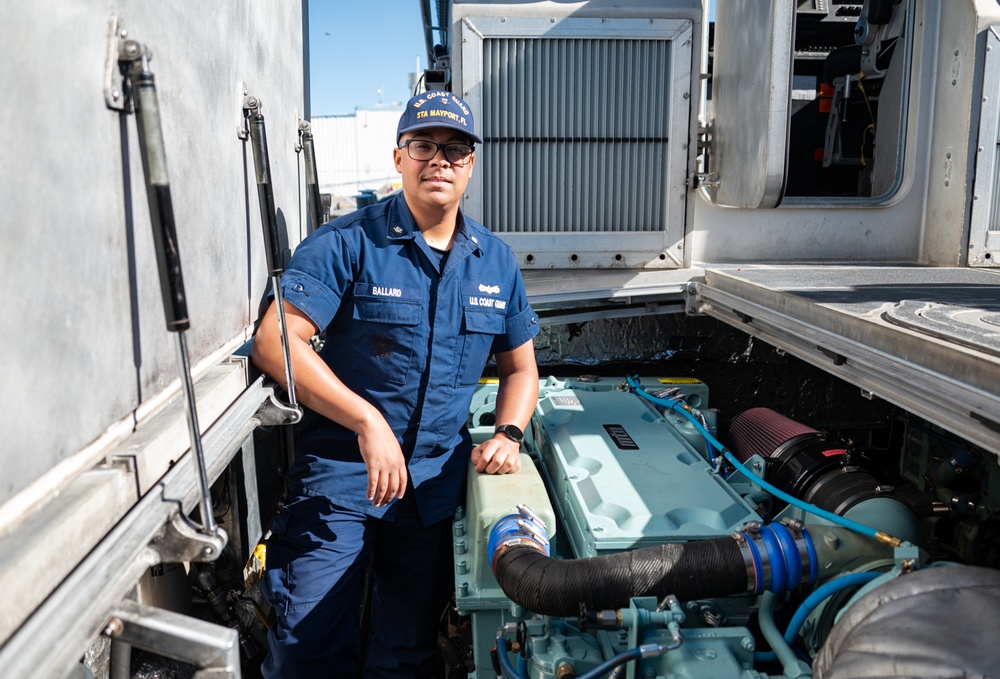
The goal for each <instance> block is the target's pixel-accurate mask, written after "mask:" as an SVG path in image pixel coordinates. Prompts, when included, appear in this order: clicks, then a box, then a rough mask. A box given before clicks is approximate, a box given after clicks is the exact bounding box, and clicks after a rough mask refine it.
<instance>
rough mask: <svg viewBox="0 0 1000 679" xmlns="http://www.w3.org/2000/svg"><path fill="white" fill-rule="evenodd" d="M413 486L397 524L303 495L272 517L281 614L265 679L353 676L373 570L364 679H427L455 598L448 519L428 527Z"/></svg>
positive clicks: (274, 598) (276, 602)
mask: <svg viewBox="0 0 1000 679" xmlns="http://www.w3.org/2000/svg"><path fill="white" fill-rule="evenodd" d="M413 496H414V492H413V488H412V487H410V488H408V489H407V492H406V495H405V496H404V498H403V499H402V500H397V501H396V502H398V503H399V507H397V508H396V511H395V513H394V519H393V520H391V521H390V520H387V519H377V518H374V517H371V516H368V515H366V514H364V513H362V512H358V511H354V510H351V509H346V508H344V507H339V506H337V505H335V504H333V503H331V502H330V501H329V500H328V499H326V498H324V497H315V496H301V497H298V498H296V499H294V500H292V501H291V502H289V503H287V504H286V505H285V507H284V508H283V509H282V510H281V511H280V512H279V513H278V515H277V516H276V517H275V520H274V525H273V527H272V531H271V537H270V538H269V539H268V541H267V556H266V567H265V577H264V582H263V591H264V595H265V597H266V599H267V600H268V602H269V603H270V604H271V606H272V609H273V611H274V612H275V614H276V619H277V623H276V624H275V625H273V626H272V628H271V629H270V631H269V632H268V645H269V647H270V649H269V650H270V653H269V654H268V657H267V658H266V660H265V661H264V665H263V667H262V671H263V674H264V676H265V677H266V678H267V679H306V678H308V679H320V678H323V677H331V678H332V677H346V678H351V677H354V676H356V673H357V665H358V663H359V660H360V659H361V658H360V656H361V649H362V648H363V644H362V639H361V634H362V630H361V624H360V620H361V615H360V612H361V604H362V600H363V594H364V589H365V588H364V583H365V572H366V567H367V566H368V565H369V564H370V567H371V577H372V579H373V588H372V598H371V636H370V638H369V640H368V643H369V645H368V648H367V652H366V654H365V655H366V660H365V666H364V672H363V673H362V676H364V677H365V678H366V679H367V678H369V677H371V678H373V679H375V678H382V677H384V678H386V679H388V678H390V677H391V678H393V679H402V678H404V677H405V678H407V679H425V678H426V677H430V676H431V675H432V672H433V661H434V652H435V648H436V643H437V636H438V627H439V620H440V617H441V614H442V612H443V611H444V608H445V606H446V605H447V603H448V600H449V599H450V596H451V591H452V578H453V574H452V556H451V520H450V519H446V520H444V521H441V522H439V523H437V524H434V525H432V526H424V525H423V522H422V520H421V519H420V513H419V512H418V510H417V506H416V502H415V501H414V499H413Z"/></svg>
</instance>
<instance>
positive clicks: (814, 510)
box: [625, 377, 898, 542]
mask: <svg viewBox="0 0 1000 679" xmlns="http://www.w3.org/2000/svg"><path fill="white" fill-rule="evenodd" d="M625 380H626V382H627V383H628V385H629V386H630V387H632V389H633V390H634V391H635V393H636V394H638V395H639V396H640V397H642V398H644V399H646V400H647V401H650V402H652V403H655V404H657V405H661V406H663V407H665V408H670V409H671V410H673V411H674V412H676V413H680V414H681V415H683V416H684V417H686V418H687V419H688V420H690V421H691V423H692V424H694V426H695V428H696V429H697V430H698V431H699V432H701V435H702V436H704V437H705V440H706V441H708V443H709V445H710V446H712V447H713V448H715V449H716V450H717V451H719V453H721V454H722V455H723V456H724V457H725V458H726V460H728V461H729V462H730V464H732V465H733V466H734V467H735V468H736V470H737V471H738V472H739V473H740V474H742V475H743V476H745V477H747V478H748V479H750V480H751V481H753V482H754V483H756V484H757V485H759V486H760V487H761V488H763V489H764V490H766V491H767V492H769V493H771V494H772V495H774V496H775V497H777V498H780V499H782V500H784V501H785V502H787V503H788V504H790V505H794V506H796V507H798V508H799V509H802V510H804V511H807V512H809V513H810V514H813V515H815V516H818V517H820V518H823V519H826V520H827V521H830V522H831V523H835V524H837V525H838V526H843V527H844V528H847V529H849V530H853V531H854V532H856V533H860V534H861V535H865V536H867V537H870V538H875V539H876V540H880V541H883V542H885V541H886V540H884V539H883V538H882V537H881V536H880V535H879V531H877V530H875V529H874V528H870V527H868V526H866V525H864V524H861V523H858V522H857V521H852V520H851V519H848V518H845V517H843V516H838V515H837V514H834V513H833V512H828V511H826V510H825V509H820V508H819V507H817V506H815V505H811V504H809V503H808V502H803V501H802V500H799V499H798V498H796V497H793V496H791V495H789V494H788V493H786V492H784V491H783V490H780V489H779V488H776V487H775V486H772V485H771V484H770V483H768V482H767V481H765V480H764V479H762V478H761V477H759V476H757V475H756V474H754V473H753V472H752V471H750V470H749V469H747V468H746V467H745V466H744V465H743V464H742V463H741V462H740V461H739V460H737V459H736V456H734V455H733V454H732V453H731V452H730V451H729V449H728V448H726V447H725V446H724V445H722V444H721V443H720V442H719V441H718V439H716V438H715V437H714V436H712V434H710V433H709V431H708V430H707V429H705V427H703V426H702V425H701V422H699V421H698V418H696V417H695V416H694V415H692V414H691V413H689V412H687V410H685V409H684V404H683V403H681V402H679V401H671V400H668V399H662V398H657V397H656V396H653V395H652V394H650V393H649V392H647V391H646V390H645V389H643V388H642V385H641V384H639V382H638V381H637V380H636V379H634V378H632V377H626V378H625ZM719 464H720V465H721V462H720V463H719ZM883 535H884V534H883ZM893 539H894V540H895V538H893ZM897 542H898V541H897Z"/></svg>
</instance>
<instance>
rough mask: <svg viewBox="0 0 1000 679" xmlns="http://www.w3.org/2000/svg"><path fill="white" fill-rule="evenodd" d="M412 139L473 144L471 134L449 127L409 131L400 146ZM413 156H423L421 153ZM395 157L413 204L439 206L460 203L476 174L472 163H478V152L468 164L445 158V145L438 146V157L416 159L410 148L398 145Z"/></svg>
mask: <svg viewBox="0 0 1000 679" xmlns="http://www.w3.org/2000/svg"><path fill="white" fill-rule="evenodd" d="M410 140H413V142H422V141H428V142H434V143H435V144H442V145H443V144H468V145H469V146H472V144H471V142H470V140H469V138H468V137H466V136H465V135H464V134H462V133H461V132H458V131H456V130H452V129H449V128H447V127H439V128H431V129H427V130H417V131H415V132H409V133H406V134H404V135H403V137H402V138H401V139H400V140H399V145H400V146H403V145H404V144H406V143H407V142H408V141H410ZM413 142H411V143H413ZM412 155H415V156H418V157H421V156H422V154H420V153H417V152H415V153H413V154H412ZM393 159H394V160H395V163H396V170H397V171H398V172H399V173H400V174H401V175H402V176H403V192H404V193H405V194H406V197H407V202H408V203H410V202H411V201H412V202H413V203H415V205H411V207H417V206H420V205H424V206H427V207H438V208H441V207H451V206H452V205H456V204H457V203H458V201H459V200H460V199H461V198H462V195H463V194H464V192H465V187H466V185H467V184H468V183H469V177H471V176H472V166H473V165H475V162H476V157H475V155H470V156H469V158H468V159H467V160H466V162H465V165H463V166H459V165H456V164H454V163H452V162H449V161H448V159H447V158H445V153H444V149H443V148H438V149H436V152H435V153H434V156H433V157H432V158H430V159H429V160H414V159H413V158H412V157H411V153H410V151H409V150H408V149H407V148H399V147H397V148H396V149H394V150H393Z"/></svg>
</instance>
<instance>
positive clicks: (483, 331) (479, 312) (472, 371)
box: [457, 307, 506, 387]
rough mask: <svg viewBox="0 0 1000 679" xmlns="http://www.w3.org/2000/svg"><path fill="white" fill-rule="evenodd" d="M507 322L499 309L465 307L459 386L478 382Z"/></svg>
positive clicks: (463, 312)
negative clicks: (496, 340) (495, 342)
mask: <svg viewBox="0 0 1000 679" xmlns="http://www.w3.org/2000/svg"><path fill="white" fill-rule="evenodd" d="M505 327H506V323H505V321H504V316H503V314H502V313H500V312H497V311H491V310H485V309H474V308H469V307H465V308H464V309H463V310H462V361H461V363H460V364H459V368H458V379H457V384H458V386H462V387H465V386H469V385H470V384H476V383H477V382H478V381H479V378H480V377H481V376H482V374H483V368H484V367H485V366H486V359H487V358H489V355H490V348H491V347H492V346H493V340H494V339H495V338H496V336H497V335H502V334H503V333H504V329H505Z"/></svg>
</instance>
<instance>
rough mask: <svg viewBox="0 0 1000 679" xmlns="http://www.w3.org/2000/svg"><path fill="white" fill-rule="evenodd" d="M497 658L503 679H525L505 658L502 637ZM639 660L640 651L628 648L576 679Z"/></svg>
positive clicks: (594, 677) (591, 678)
mask: <svg viewBox="0 0 1000 679" xmlns="http://www.w3.org/2000/svg"><path fill="white" fill-rule="evenodd" d="M497 657H498V658H499V660H500V670H501V673H502V674H503V677H504V679H527V677H525V676H524V675H523V674H521V673H520V672H518V671H517V670H515V669H514V666H513V665H511V664H510V658H508V657H507V640H506V639H504V638H503V637H502V636H498V637H497ZM640 658H642V650H641V649H638V648H630V649H628V650H627V651H622V652H621V653H619V654H618V655H616V656H614V657H612V658H609V659H607V660H605V661H604V662H602V663H601V664H600V665H598V666H597V667H595V668H594V669H592V670H590V671H588V672H584V673H583V674H580V675H578V676H577V677H576V679H597V678H598V677H600V676H603V675H605V674H607V673H608V672H610V671H611V670H613V669H614V668H616V667H618V666H619V665H624V664H625V663H627V662H629V661H632V660H639V659H640Z"/></svg>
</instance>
